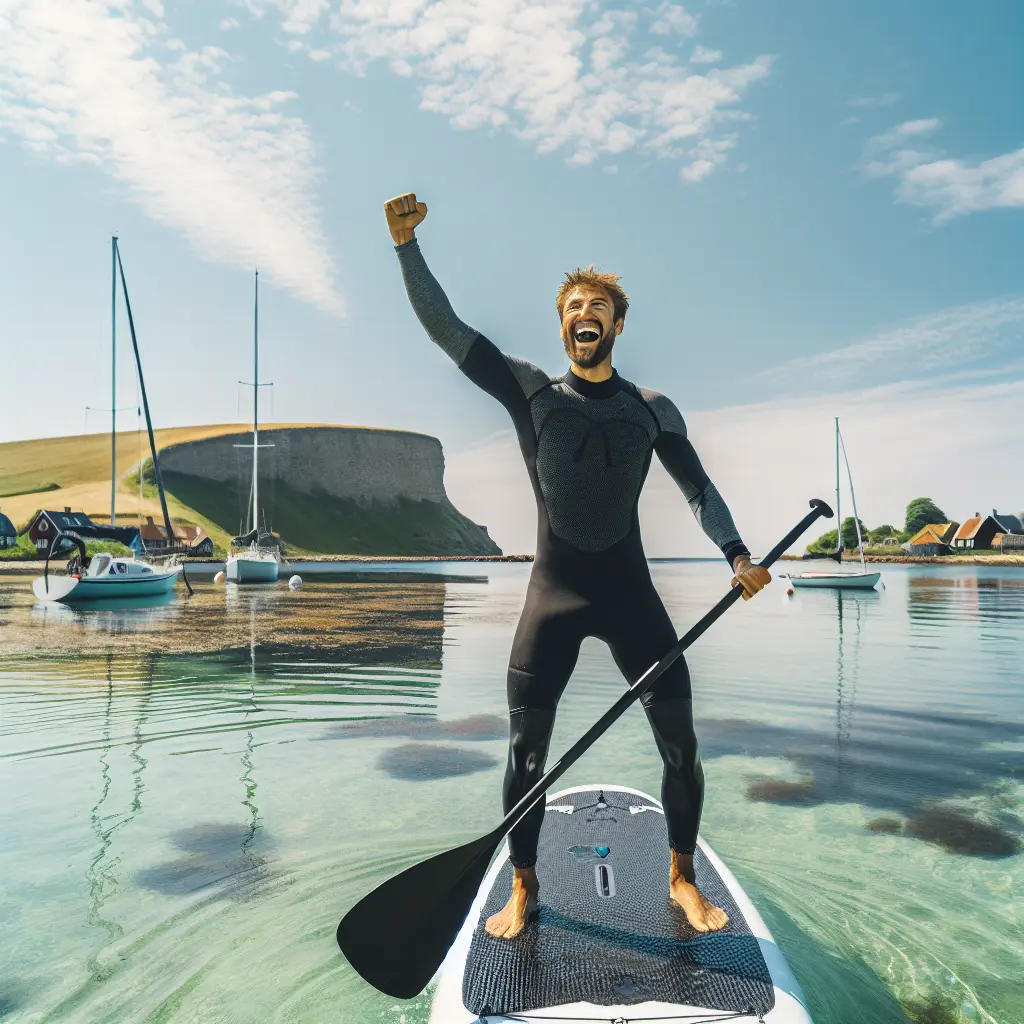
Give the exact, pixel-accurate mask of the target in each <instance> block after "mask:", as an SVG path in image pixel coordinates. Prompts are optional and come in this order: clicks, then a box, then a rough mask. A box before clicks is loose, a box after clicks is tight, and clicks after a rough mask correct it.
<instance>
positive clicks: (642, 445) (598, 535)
mask: <svg viewBox="0 0 1024 1024" xmlns="http://www.w3.org/2000/svg"><path fill="white" fill-rule="evenodd" d="M384 211H385V215H386V217H387V223H388V229H389V230H390V232H391V237H392V239H393V240H394V243H395V249H396V251H397V253H398V258H399V261H400V263H401V267H402V274H403V277H404V279H405V287H406V291H407V292H408V295H409V300H410V302H411V303H412V307H413V310H414V311H415V313H416V315H417V317H418V318H419V320H420V323H421V324H422V325H423V327H424V329H425V330H426V332H427V334H428V335H429V336H430V338H431V339H432V340H433V341H434V342H435V343H436V344H437V345H438V346H439V347H440V348H441V349H442V350H443V351H444V352H445V353H446V354H447V355H448V356H449V357H450V358H451V359H452V360H453V361H454V362H455V363H456V364H457V365H458V367H459V369H460V370H462V372H463V373H464V374H465V375H466V376H467V377H469V379H470V380H471V381H473V383H474V384H476V385H477V386H478V387H480V388H482V389H483V390H484V391H486V392H487V393H488V394H489V395H492V396H493V397H494V398H496V399H497V400H498V401H499V402H501V404H502V405H503V406H504V407H505V408H506V409H507V410H508V413H509V415H510V416H511V417H512V423H513V425H514V426H515V430H516V434H517V436H518V438H519V446H520V448H521V450H522V453H523V458H524V459H525V460H526V466H527V469H528V470H529V474H530V480H531V482H532V484H533V490H534V495H535V496H536V499H537V511H538V525H537V553H536V557H535V560H534V563H533V570H532V572H531V574H530V583H529V587H528V589H527V592H526V602H525V606H524V608H523V612H522V616H521V618H520V620H519V625H518V627H517V629H516V635H515V640H514V641H513V644H512V654H511V657H510V659H509V666H508V707H509V717H510V726H509V754H508V766H507V769H506V772H505V783H504V788H503V794H502V796H503V800H504V807H505V812H506V813H508V811H509V810H510V809H511V808H512V807H513V806H515V804H516V803H517V802H518V800H519V799H520V798H521V797H522V796H523V795H524V794H525V793H526V792H527V791H528V790H529V789H530V787H531V786H533V785H534V783H536V782H537V780H538V779H539V778H540V777H541V775H542V774H543V773H544V762H545V759H546V757H547V753H548V743H549V741H550V739H551V731H552V729H553V727H554V721H555V708H556V706H557V704H558V700H559V698H560V697H561V695H562V691H563V690H564V689H565V686H566V684H567V683H568V681H569V676H570V675H571V674H572V671H573V669H574V668H575V666H576V659H577V657H578V655H579V649H580V644H581V643H582V641H583V638H584V637H588V636H593V637H598V638H599V639H601V640H604V641H605V642H606V643H607V644H608V646H609V648H610V649H611V653H612V656H613V657H614V659H615V662H616V664H617V665H618V667H619V669H620V670H621V671H622V674H623V675H624V676H625V677H626V679H627V680H628V681H629V682H630V683H632V682H634V681H635V680H636V679H638V678H639V677H640V676H641V675H643V673H644V672H645V671H646V670H647V669H648V668H650V666H651V665H652V664H654V662H656V661H658V660H659V659H660V658H661V657H662V655H664V654H665V653H666V652H667V651H668V650H669V648H670V647H672V646H673V645H674V644H675V642H676V639H677V637H676V632H675V629H674V628H673V626H672V622H671V620H670V619H669V616H668V613H667V612H666V611H665V606H664V605H663V604H662V602H661V598H660V597H659V596H658V593H657V591H656V590H655V589H654V584H653V583H652V581H651V574H650V571H649V569H648V566H647V559H646V556H645V555H644V551H643V547H642V545H641V541H640V525H639V519H638V516H637V503H638V502H639V499H640V491H641V489H642V487H643V484H644V479H645V477H646V476H647V470H648V468H649V467H650V464H651V456H652V454H653V453H654V452H657V453H658V457H659V458H660V459H661V461H662V463H663V464H664V466H665V468H666V469H667V470H668V472H669V473H670V474H671V475H672V477H673V478H674V480H675V481H676V483H677V484H678V485H679V487H680V489H681V490H682V492H683V494H684V495H685V496H686V500H687V502H688V503H689V505H690V508H691V509H692V510H693V513H694V515H695V516H696V517H697V521H698V522H699V523H700V525H701V527H702V528H703V530H704V532H705V533H706V534H707V535H708V536H709V537H710V538H711V539H712V540H713V541H714V542H715V543H716V544H717V545H718V547H719V548H720V549H721V551H722V553H723V554H724V555H725V557H726V559H727V560H728V561H729V563H730V564H731V566H732V570H733V573H734V583H738V584H739V585H742V587H743V590H744V594H743V597H744V599H747V598H749V597H752V596H753V595H754V594H756V593H757V592H758V591H759V590H760V589H761V588H762V587H764V586H765V585H766V584H767V583H768V582H769V580H770V579H771V577H770V576H769V575H768V571H767V569H764V568H762V567H760V566H755V565H752V564H751V562H750V552H749V551H748V549H747V548H746V546H745V545H744V544H743V542H742V541H741V540H740V536H739V533H737V531H736V527H735V525H734V524H733V520H732V516H731V515H730V513H729V509H728V508H727V507H726V504H725V502H724V501H723V500H722V498H721V496H720V495H719V493H718V491H717V490H716V489H715V485H714V484H713V483H712V482H711V481H710V480H709V479H708V475H707V473H705V472H704V469H703V467H702V466H701V464H700V460H699V459H698V458H697V453H696V452H695V451H694V450H693V446H692V445H691V444H690V442H689V440H688V439H687V436H686V425H685V423H684V422H683V418H682V416H681V415H680V414H679V411H678V410H677V409H676V407H675V406H674V405H673V404H672V402H671V401H669V399H667V398H665V397H664V396H663V395H660V394H658V393H657V392H656V391H647V390H645V389H643V388H638V387H635V386H634V385H633V384H631V383H629V381H626V380H624V379H623V378H622V377H620V376H619V375H618V373H616V371H615V370H614V369H613V368H612V350H613V348H614V345H615V340H616V338H618V336H619V335H620V334H621V333H622V329H623V327H624V325H625V317H626V310H627V308H628V305H629V299H628V297H627V296H626V293H625V292H624V291H623V290H622V288H621V287H620V286H619V283H618V278H617V277H616V275H614V274H606V273H598V272H596V271H595V270H594V269H593V268H592V267H589V268H587V269H586V270H576V271H574V272H572V273H571V274H567V275H566V279H565V281H564V282H563V283H562V286H561V288H560V289H559V291H558V295H557V299H556V307H557V309H558V315H559V318H560V320H561V333H562V343H563V345H564V346H565V352H566V354H567V355H568V357H569V360H570V367H569V370H568V372H567V373H565V374H564V375H563V376H561V377H556V378H551V377H549V376H548V375H547V374H546V373H544V372H543V371H542V370H540V369H538V368H537V367H536V366H534V365H533V364H532V363H528V362H525V361H523V360H522V359H517V358H516V357H514V356H508V355H505V354H503V353H502V352H501V351H499V349H498V348H497V347H496V346H495V345H494V344H493V343H492V342H490V341H489V340H488V339H487V338H485V337H484V336H483V335H482V334H480V333H479V331H476V330H474V329H473V328H472V327H470V326H468V325H467V324H465V323H463V322H462V321H461V320H460V319H459V318H458V317H457V316H456V315H455V312H454V311H453V310H452V307H451V304H450V303H449V302H448V299H447V297H446V296H445V294H444V292H443V291H442V290H441V287H440V285H438V283H437V281H436V280H435V279H434V277H433V275H432V274H431V273H430V271H429V270H428V269H427V265H426V263H425V262H424V259H423V255H422V253H421V252H420V249H419V243H418V242H417V240H416V236H415V229H416V228H417V226H418V225H419V224H420V223H422V221H423V219H424V217H426V215H427V207H426V204H425V203H421V202H417V200H416V196H415V194H413V193H407V194H405V195H402V196H399V197H397V198H396V199H392V200H389V201H388V202H387V203H386V204H385V207H384ZM641 700H642V702H643V706H644V710H645V712H646V714H647V719H648V721H649V722H650V725H651V729H652V731H653V732H654V739H655V742H656V743H657V746H658V750H659V752H660V753H661V757H662V760H663V762H664V775H663V779H662V790H661V797H662V804H663V806H664V809H665V819H666V822H667V825H668V835H669V845H670V848H671V854H670V864H669V892H670V895H671V898H672V899H673V900H674V901H675V902H676V903H677V904H679V906H680V907H681V908H682V909H683V912H684V913H685V914H686V917H687V920H688V921H689V922H690V924H691V925H692V926H693V928H694V929H696V930H697V931H700V932H708V931H716V930H718V929H720V928H722V927H724V926H725V924H726V922H727V921H728V917H727V915H726V914H725V911H723V910H722V909H721V908H720V907H716V906H714V905H713V904H712V903H709V902H708V901H707V900H706V899H705V898H704V896H703V895H702V894H701V893H700V891H699V890H698V888H697V885H696V877H695V874H694V869H693V854H694V850H695V848H696V845H697V831H698V827H699V825H700V814H701V806H702V803H703V797H704V775H703V771H702V769H701V764H700V757H699V755H698V751H697V739H696V736H695V735H694V731H693V705H692V696H691V691H690V676H689V671H688V670H687V667H686V662H685V661H684V659H683V658H679V659H678V660H677V661H676V662H675V663H674V664H673V666H672V667H671V668H670V669H669V670H668V671H667V672H665V673H664V674H663V675H662V676H661V677H660V678H659V679H658V680H657V682H656V683H655V685H654V686H653V687H651V689H650V690H648V691H647V693H645V694H644V695H643V697H642V698H641ZM543 820H544V802H543V801H540V802H539V803H538V804H537V805H536V806H534V807H533V809H532V810H531V811H530V812H529V813H528V814H527V815H526V816H525V817H524V818H523V819H522V820H521V821H520V822H519V823H518V824H517V825H516V827H515V828H514V829H512V831H511V833H510V834H509V838H508V845H509V856H510V860H511V861H512V866H513V869H514V870H513V881H512V895H511V896H510V898H509V901H508V903H507V904H506V906H505V907H504V908H503V909H502V910H501V911H499V912H498V913H497V914H494V915H493V916H492V917H490V918H489V919H488V920H487V922H486V928H487V931H488V932H489V933H490V934H491V935H494V936H497V937H501V938H513V937H514V936H516V935H518V934H519V933H520V932H521V931H522V930H523V928H524V927H525V926H526V923H527V920H528V919H529V917H530V915H531V913H532V912H533V911H534V909H535V908H536V902H537V894H538V891H539V886H538V882H537V871H536V863H537V840H538V837H539V835H540V829H541V824H542V822H543Z"/></svg>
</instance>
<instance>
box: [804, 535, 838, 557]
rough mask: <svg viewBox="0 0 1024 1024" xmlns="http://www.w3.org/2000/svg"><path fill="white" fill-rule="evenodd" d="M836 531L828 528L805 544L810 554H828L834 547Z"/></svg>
mask: <svg viewBox="0 0 1024 1024" xmlns="http://www.w3.org/2000/svg"><path fill="white" fill-rule="evenodd" d="M836 537H837V534H836V531H835V530H829V531H828V533H823V534H822V535H821V536H820V537H819V538H818V539H817V540H816V541H812V542H811V543H810V544H808V545H807V550H808V551H809V552H810V553H811V554H812V555H830V554H832V552H833V551H835V549H836Z"/></svg>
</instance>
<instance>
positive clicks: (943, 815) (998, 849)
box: [906, 807, 1020, 857]
mask: <svg viewBox="0 0 1024 1024" xmlns="http://www.w3.org/2000/svg"><path fill="white" fill-rule="evenodd" d="M906 832H907V834H908V835H911V836H913V837H914V838H915V839H923V840H924V841H925V842H928V843H935V844H936V845H937V846H941V847H942V848H943V849H945V850H948V851H949V852H950V853H966V854H970V855H972V856H975V857H977V856H990V857H1011V856H1013V854H1015V853H1017V851H1018V850H1019V849H1020V842H1019V840H1018V839H1017V837H1016V836H1013V835H1011V834H1010V833H1009V832H1007V831H1005V830H1003V829H1001V828H999V827H997V826H995V825H990V824H988V823H987V822H984V821H979V820H978V819H977V818H972V817H970V816H969V815H967V814H964V813H963V812H962V811H958V810H955V809H953V808H951V807H926V808H923V809H922V810H921V811H919V812H918V813H917V814H916V815H915V816H914V817H912V818H910V819H908V821H907V825H906Z"/></svg>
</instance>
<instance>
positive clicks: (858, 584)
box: [789, 572, 882, 590]
mask: <svg viewBox="0 0 1024 1024" xmlns="http://www.w3.org/2000/svg"><path fill="white" fill-rule="evenodd" d="M881 576H882V574H881V573H880V572H804V573H800V574H798V575H796V576H790V577H789V582H790V583H792V584H793V586H794V587H828V588H830V589H833V590H871V589H873V588H874V586H875V584H876V583H877V582H878V581H879V579H880V578H881Z"/></svg>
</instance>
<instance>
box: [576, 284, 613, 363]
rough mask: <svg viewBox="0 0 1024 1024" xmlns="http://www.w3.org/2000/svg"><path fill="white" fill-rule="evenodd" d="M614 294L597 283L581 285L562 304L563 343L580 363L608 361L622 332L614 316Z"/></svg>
mask: <svg viewBox="0 0 1024 1024" xmlns="http://www.w3.org/2000/svg"><path fill="white" fill-rule="evenodd" d="M614 316H615V314H614V310H613V307H612V300H611V296H609V294H608V293H607V292H606V291H605V290H604V289H603V288H601V287H599V286H596V285H577V286H576V287H575V288H573V290H572V291H571V292H569V294H568V295H567V296H566V298H565V305H563V306H562V344H563V345H565V352H566V355H568V357H569V358H570V359H571V360H572V361H573V362H574V363H575V364H576V365H577V366H582V367H583V368H584V369H590V368H591V367H594V366H597V365H598V364H599V363H602V362H604V360H605V359H606V358H607V357H608V354H609V353H610V352H611V350H612V346H613V345H614V344H615V339H616V338H617V337H618V335H619V334H620V333H621V332H622V327H623V321H622V319H621V318H620V319H619V320H615V319H614Z"/></svg>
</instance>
